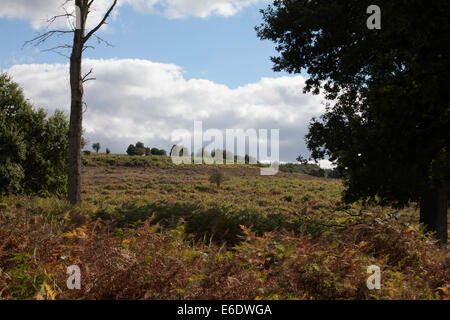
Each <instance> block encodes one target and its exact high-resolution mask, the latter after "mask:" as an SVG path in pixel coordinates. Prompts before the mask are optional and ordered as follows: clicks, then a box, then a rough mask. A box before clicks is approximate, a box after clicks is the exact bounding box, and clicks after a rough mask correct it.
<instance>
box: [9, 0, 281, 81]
mask: <svg viewBox="0 0 450 320" xmlns="http://www.w3.org/2000/svg"><path fill="white" fill-rule="evenodd" d="M265 6H266V5H264V4H263V3H259V4H254V5H251V6H249V7H247V8H245V9H244V10H243V11H240V12H238V13H237V14H236V15H233V16H231V17H223V16H209V17H207V18H198V17H186V18H181V19H167V18H166V17H164V16H161V15H148V14H143V13H139V12H137V11H136V10H134V9H133V8H132V7H131V6H123V7H121V8H120V9H119V10H120V11H119V13H118V15H117V16H116V17H115V19H114V20H113V21H111V22H110V25H109V26H108V27H109V29H108V30H105V31H103V32H102V33H101V36H102V37H103V38H105V39H106V40H107V41H108V42H110V43H111V44H113V45H114V47H108V46H105V45H98V46H97V47H96V49H92V50H88V51H86V54H85V57H86V58H93V59H108V58H138V59H149V60H151V61H154V62H163V63H173V64H176V65H178V66H181V67H182V68H183V70H184V72H185V73H184V75H185V77H186V78H187V79H190V78H205V77H206V78H208V79H209V80H212V81H214V82H217V83H222V84H226V85H228V86H230V87H232V88H235V87H237V86H241V85H245V84H247V83H250V82H256V81H258V80H260V79H261V78H262V77H274V76H281V75H285V73H280V72H277V73H275V72H273V71H272V62H271V61H270V56H273V55H275V54H276V51H275V49H274V47H275V45H274V43H272V42H269V41H261V40H259V39H258V37H257V36H256V31H255V30H254V27H255V26H256V25H259V24H260V23H261V22H262V19H261V14H260V12H259V9H261V8H265ZM37 31H39V30H33V28H32V27H31V25H30V22H29V21H27V20H24V19H20V18H3V19H0V37H1V39H2V42H3V47H4V49H3V50H1V51H0V63H1V64H0V69H8V68H10V67H11V66H13V65H14V64H17V63H55V62H56V63H65V62H67V58H65V57H62V56H60V55H58V54H55V53H52V52H37V49H44V48H46V47H47V46H41V47H39V48H34V47H25V48H23V44H24V42H25V41H26V40H29V39H31V38H33V35H35V34H36V32H37ZM52 43H54V42H50V43H49V46H50V44H52Z"/></svg>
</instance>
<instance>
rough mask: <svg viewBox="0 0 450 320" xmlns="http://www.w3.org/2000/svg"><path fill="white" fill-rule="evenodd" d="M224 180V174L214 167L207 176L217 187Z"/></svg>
mask: <svg viewBox="0 0 450 320" xmlns="http://www.w3.org/2000/svg"><path fill="white" fill-rule="evenodd" d="M224 181H225V175H224V173H223V172H222V171H220V170H219V169H215V170H214V171H213V172H212V173H211V174H210V176H209V182H211V183H212V184H215V185H216V186H217V188H220V185H221V184H222V183H223V182H224Z"/></svg>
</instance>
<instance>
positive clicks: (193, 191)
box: [0, 153, 450, 299]
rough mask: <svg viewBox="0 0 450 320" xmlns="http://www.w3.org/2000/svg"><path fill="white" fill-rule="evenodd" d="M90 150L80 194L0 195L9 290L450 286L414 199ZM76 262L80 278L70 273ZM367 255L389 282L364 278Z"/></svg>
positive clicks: (107, 293)
mask: <svg viewBox="0 0 450 320" xmlns="http://www.w3.org/2000/svg"><path fill="white" fill-rule="evenodd" d="M83 163H84V167H83V193H82V196H83V203H82V205H79V206H76V207H72V206H70V205H69V204H68V203H67V202H66V200H62V199H59V198H57V197H46V198H41V197H38V196H19V195H16V196H15V195H9V196H5V197H3V199H1V200H0V202H1V204H0V298H1V299H444V298H449V291H448V290H449V284H450V273H449V272H448V270H449V267H450V253H449V250H448V249H446V248H445V247H442V248H440V247H438V246H437V245H436V244H435V241H434V240H433V238H432V237H431V236H430V234H424V233H423V232H422V230H421V227H420V225H419V224H418V221H417V220H418V216H417V215H418V214H417V210H416V208H415V207H408V208H405V209H403V210H401V211H393V210H391V209H387V208H383V207H379V206H373V207H370V206H363V205H362V204H360V203H354V204H351V205H344V204H342V203H341V202H340V195H341V193H342V191H343V188H344V187H343V185H342V183H341V181H340V180H336V179H326V178H317V177H313V176H309V175H305V174H300V173H286V172H280V173H279V174H278V175H276V176H260V175H259V168H258V167H256V166H250V165H246V166H236V165H235V166H220V168H219V167H217V166H205V165H182V166H175V165H173V164H172V163H171V161H170V158H169V157H163V156H148V157H145V156H142V157H139V156H134V157H131V156H121V155H108V156H106V155H105V154H101V153H99V154H91V155H84V156H83ZM218 170H220V171H218ZM217 172H220V173H221V174H222V175H223V176H224V177H226V179H224V180H223V181H221V185H220V188H217V187H216V186H215V185H211V183H210V177H211V176H214V174H216V173H217ZM71 265H78V266H79V267H80V269H81V274H82V278H81V284H82V286H81V290H69V289H68V288H67V286H66V280H67V277H68V275H67V273H66V268H67V267H68V266H71ZM370 265H377V266H379V267H380V269H381V272H382V286H381V290H369V289H368V288H367V286H366V279H367V277H368V274H367V267H368V266H370Z"/></svg>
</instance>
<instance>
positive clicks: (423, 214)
mask: <svg viewBox="0 0 450 320" xmlns="http://www.w3.org/2000/svg"><path fill="white" fill-rule="evenodd" d="M447 211H448V186H447V184H446V183H439V184H438V185H437V186H433V187H431V188H429V189H428V190H427V191H426V192H424V194H423V196H422V199H421V201H420V222H421V223H423V224H424V225H425V227H426V230H428V231H433V232H436V238H437V239H438V240H439V242H440V243H441V244H446V243H447V238H448V226H447Z"/></svg>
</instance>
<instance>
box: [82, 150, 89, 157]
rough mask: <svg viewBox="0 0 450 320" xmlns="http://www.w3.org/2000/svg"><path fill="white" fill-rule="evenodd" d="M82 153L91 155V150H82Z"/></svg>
mask: <svg viewBox="0 0 450 320" xmlns="http://www.w3.org/2000/svg"><path fill="white" fill-rule="evenodd" d="M83 153H84V154H85V155H86V156H90V155H91V151H89V150H84V151H83Z"/></svg>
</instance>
